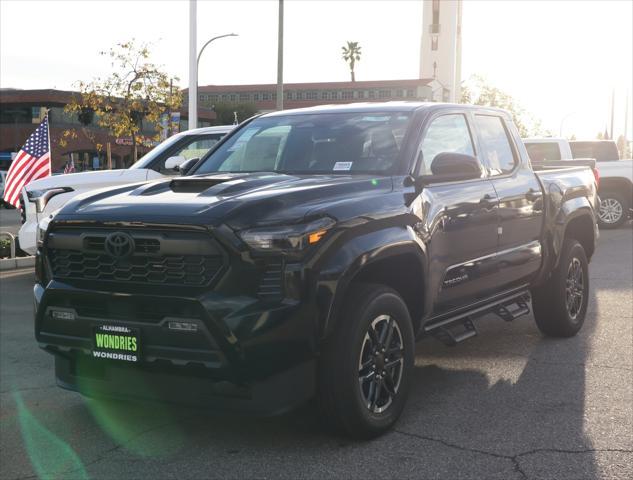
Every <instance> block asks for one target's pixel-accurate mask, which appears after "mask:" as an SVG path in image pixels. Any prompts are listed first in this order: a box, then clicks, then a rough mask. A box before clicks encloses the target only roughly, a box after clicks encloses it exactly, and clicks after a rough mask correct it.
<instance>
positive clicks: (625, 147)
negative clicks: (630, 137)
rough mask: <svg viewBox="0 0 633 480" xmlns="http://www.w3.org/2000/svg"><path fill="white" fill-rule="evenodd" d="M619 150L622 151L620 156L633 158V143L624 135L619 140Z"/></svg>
mask: <svg viewBox="0 0 633 480" xmlns="http://www.w3.org/2000/svg"><path fill="white" fill-rule="evenodd" d="M617 145H618V152H620V158H626V159H629V158H631V143H630V142H627V140H626V137H625V136H624V135H620V136H619V137H618V141H617Z"/></svg>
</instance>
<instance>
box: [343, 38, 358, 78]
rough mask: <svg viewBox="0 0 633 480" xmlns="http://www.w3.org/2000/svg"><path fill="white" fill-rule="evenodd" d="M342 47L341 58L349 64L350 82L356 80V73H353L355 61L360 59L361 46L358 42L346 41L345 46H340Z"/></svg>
mask: <svg viewBox="0 0 633 480" xmlns="http://www.w3.org/2000/svg"><path fill="white" fill-rule="evenodd" d="M341 48H342V49H343V60H345V62H346V63H348V64H349V73H350V75H351V77H352V82H355V81H356V74H355V73H354V67H355V66H356V62H358V61H360V56H361V54H362V52H361V47H360V45H359V44H358V42H347V46H343V47H341Z"/></svg>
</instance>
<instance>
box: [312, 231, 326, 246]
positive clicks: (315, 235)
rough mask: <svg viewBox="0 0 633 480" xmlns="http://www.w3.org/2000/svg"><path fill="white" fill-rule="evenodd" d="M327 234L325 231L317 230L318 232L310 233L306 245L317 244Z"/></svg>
mask: <svg viewBox="0 0 633 480" xmlns="http://www.w3.org/2000/svg"><path fill="white" fill-rule="evenodd" d="M326 233H327V230H319V231H318V232H312V233H311V234H310V235H309V236H308V243H309V244H310V245H312V244H313V243H317V242H318V241H319V240H321V239H322V238H323V235H325V234H326Z"/></svg>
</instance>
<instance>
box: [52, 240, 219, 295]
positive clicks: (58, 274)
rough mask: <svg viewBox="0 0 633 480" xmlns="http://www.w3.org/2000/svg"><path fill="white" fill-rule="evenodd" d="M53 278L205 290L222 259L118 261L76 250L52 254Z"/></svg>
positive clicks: (184, 257) (191, 257)
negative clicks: (203, 287)
mask: <svg viewBox="0 0 633 480" xmlns="http://www.w3.org/2000/svg"><path fill="white" fill-rule="evenodd" d="M49 259H50V262H51V269H52V271H53V278H57V279H66V280H106V281H113V282H129V283H147V284H158V285H182V286H197V287H202V286H204V285H207V284H208V283H209V282H210V281H211V280H212V279H213V277H214V276H215V274H216V273H217V272H218V270H219V269H220V268H221V267H222V259H221V258H218V257H207V256H202V255H181V256H164V257H148V256H131V257H129V258H128V259H125V260H116V259H114V258H112V257H110V256H108V255H99V254H95V253H84V252H80V251H77V250H57V249H53V250H50V251H49Z"/></svg>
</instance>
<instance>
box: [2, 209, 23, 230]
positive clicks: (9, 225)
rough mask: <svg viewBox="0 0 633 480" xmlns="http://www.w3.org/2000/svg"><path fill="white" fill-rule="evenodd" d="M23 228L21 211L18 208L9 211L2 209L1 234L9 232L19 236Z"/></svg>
mask: <svg viewBox="0 0 633 480" xmlns="http://www.w3.org/2000/svg"><path fill="white" fill-rule="evenodd" d="M21 226H22V224H21V222H20V211H19V210H18V209H17V208H14V209H11V210H9V209H8V208H4V207H0V232H9V233H12V234H13V235H17V234H18V232H19V231H20V227H21Z"/></svg>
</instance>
